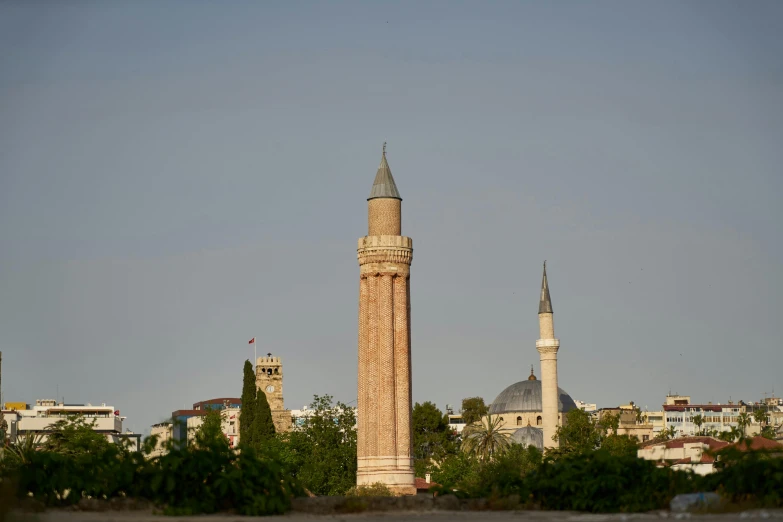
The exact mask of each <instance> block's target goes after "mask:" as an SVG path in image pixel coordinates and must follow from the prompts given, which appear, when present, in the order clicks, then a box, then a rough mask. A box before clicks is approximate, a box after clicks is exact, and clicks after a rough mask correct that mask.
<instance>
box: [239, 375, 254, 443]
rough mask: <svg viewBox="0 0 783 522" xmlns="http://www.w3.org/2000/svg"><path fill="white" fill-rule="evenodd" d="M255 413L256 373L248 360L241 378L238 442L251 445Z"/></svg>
mask: <svg viewBox="0 0 783 522" xmlns="http://www.w3.org/2000/svg"><path fill="white" fill-rule="evenodd" d="M255 413H256V374H255V372H254V371H253V365H252V364H250V361H245V367H244V371H243V380H242V411H240V412H239V443H240V444H241V445H245V446H248V447H252V446H253V443H254V438H253V419H254V417H255Z"/></svg>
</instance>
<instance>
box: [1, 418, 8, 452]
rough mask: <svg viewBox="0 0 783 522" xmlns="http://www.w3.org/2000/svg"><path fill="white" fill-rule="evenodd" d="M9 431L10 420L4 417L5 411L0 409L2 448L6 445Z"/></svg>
mask: <svg viewBox="0 0 783 522" xmlns="http://www.w3.org/2000/svg"><path fill="white" fill-rule="evenodd" d="M7 431H8V422H6V420H5V419H4V418H3V411H2V410H0V448H2V447H3V446H5V434H6V432H7Z"/></svg>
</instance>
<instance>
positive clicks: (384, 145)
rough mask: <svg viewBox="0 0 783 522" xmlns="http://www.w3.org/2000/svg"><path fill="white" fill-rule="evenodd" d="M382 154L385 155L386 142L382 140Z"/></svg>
mask: <svg viewBox="0 0 783 522" xmlns="http://www.w3.org/2000/svg"><path fill="white" fill-rule="evenodd" d="M383 155H384V156H385V155H386V142H385V141H384V142H383Z"/></svg>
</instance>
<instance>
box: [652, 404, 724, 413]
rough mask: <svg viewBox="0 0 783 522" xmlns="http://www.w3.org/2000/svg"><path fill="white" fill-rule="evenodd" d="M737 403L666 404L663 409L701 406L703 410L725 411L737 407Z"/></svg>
mask: <svg viewBox="0 0 783 522" xmlns="http://www.w3.org/2000/svg"><path fill="white" fill-rule="evenodd" d="M736 407H737V406H736V405H735V404H664V405H663V411H685V408H699V409H701V410H702V411H715V412H719V411H723V409H724V408H736Z"/></svg>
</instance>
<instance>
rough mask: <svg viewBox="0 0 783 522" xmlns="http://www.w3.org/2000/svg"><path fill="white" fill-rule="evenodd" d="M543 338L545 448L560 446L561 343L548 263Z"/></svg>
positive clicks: (539, 345) (543, 297)
mask: <svg viewBox="0 0 783 522" xmlns="http://www.w3.org/2000/svg"><path fill="white" fill-rule="evenodd" d="M538 330H539V337H540V338H539V339H538V341H536V349H537V350H538V353H539V355H540V357H541V402H542V409H543V413H542V417H543V419H542V420H543V424H544V447H545V448H556V447H557V446H558V444H557V442H555V441H554V440H553V439H552V437H553V436H554V434H555V432H556V430H557V426H558V424H559V419H560V413H559V407H558V406H559V401H560V397H559V395H560V394H559V392H558V387H557V351H558V350H559V349H560V341H559V340H558V339H557V338H555V324H554V317H553V312H552V299H551V298H550V296H549V282H548V281H547V277H546V262H545V263H544V278H543V280H542V282H541V299H540V302H539V305H538Z"/></svg>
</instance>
